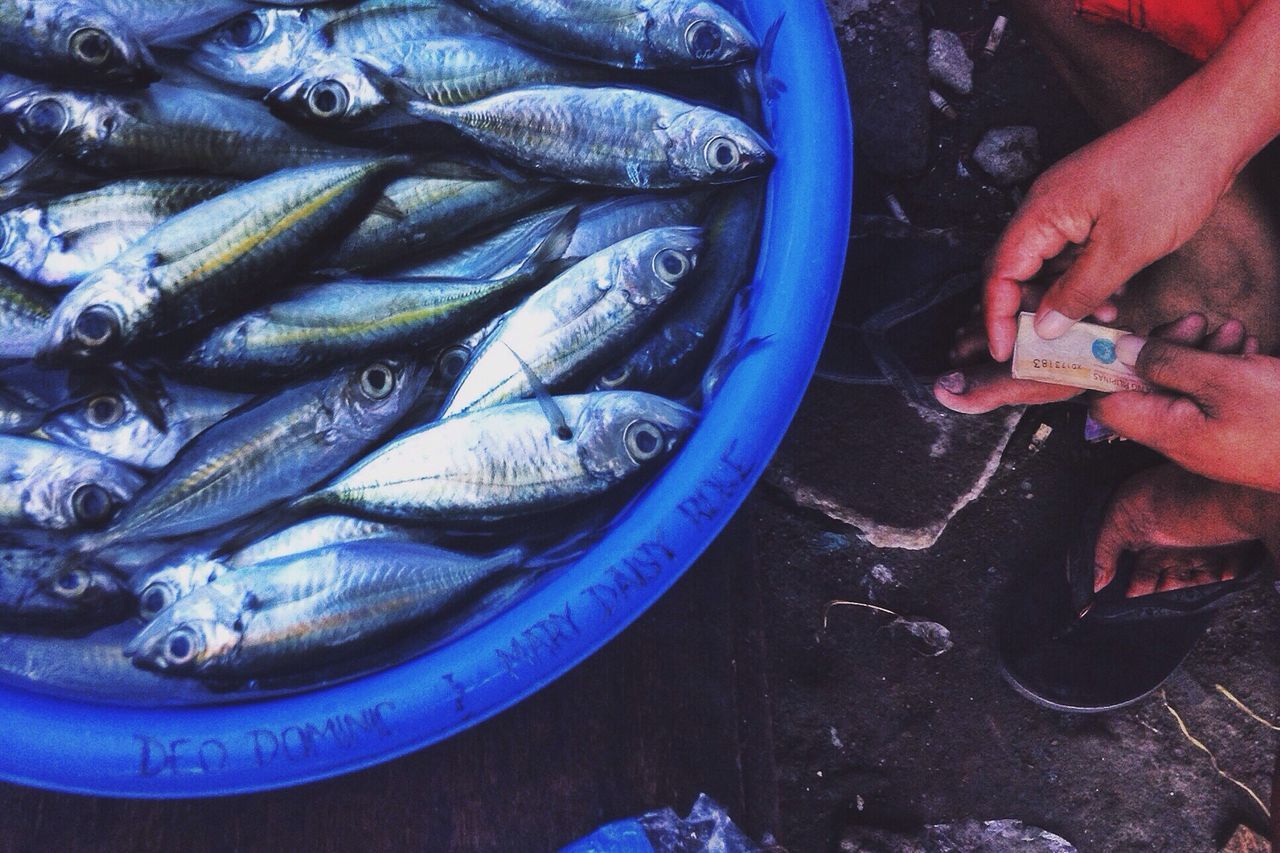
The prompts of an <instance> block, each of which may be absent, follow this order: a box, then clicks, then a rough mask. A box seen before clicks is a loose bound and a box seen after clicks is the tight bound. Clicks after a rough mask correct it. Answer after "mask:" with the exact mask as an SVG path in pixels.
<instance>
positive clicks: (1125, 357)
mask: <svg viewBox="0 0 1280 853" xmlns="http://www.w3.org/2000/svg"><path fill="white" fill-rule="evenodd" d="M1146 345H1147V339H1146V338H1143V337H1139V336H1138V335H1125V336H1124V337H1123V338H1121V339H1120V340H1118V341H1116V358H1118V359H1120V363H1121V364H1127V365H1129V366H1130V367H1133V366H1134V365H1135V364H1137V363H1138V354H1139V353H1141V352H1142V348H1143V347H1144V346H1146Z"/></svg>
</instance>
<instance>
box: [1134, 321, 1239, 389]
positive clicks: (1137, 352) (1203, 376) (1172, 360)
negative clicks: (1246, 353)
mask: <svg viewBox="0 0 1280 853" xmlns="http://www.w3.org/2000/svg"><path fill="white" fill-rule="evenodd" d="M1220 331H1221V330H1219V332H1220ZM1239 331H1240V333H1241V334H1243V329H1240V330H1239ZM1215 334H1217V333H1215ZM1240 345H1243V341H1240ZM1116 356H1117V357H1118V358H1119V359H1120V361H1121V362H1123V363H1124V364H1127V365H1129V366H1130V367H1132V368H1133V369H1134V370H1135V371H1136V372H1137V373H1138V375H1139V376H1141V377H1142V378H1144V379H1146V380H1148V381H1150V382H1151V383H1153V384H1155V385H1159V386H1160V387H1161V388H1168V389H1170V390H1172V391H1180V392H1182V393H1183V394H1188V395H1190V396H1192V397H1196V398H1204V397H1206V396H1208V395H1209V394H1210V393H1211V392H1212V389H1213V387H1214V386H1215V385H1216V384H1218V383H1219V382H1220V380H1221V378H1222V377H1224V376H1226V375H1228V374H1229V373H1231V372H1232V366H1233V365H1232V362H1231V361H1230V360H1229V359H1230V358H1231V357H1230V356H1225V355H1220V354H1218V353H1211V352H1201V351H1199V350H1195V349H1191V348H1190V347H1185V346H1179V345H1178V344H1175V343H1170V342H1169V341H1165V340H1160V339H1159V338H1141V337H1139V336H1137V335H1125V336H1124V337H1123V338H1121V339H1120V340H1119V341H1117V342H1116Z"/></svg>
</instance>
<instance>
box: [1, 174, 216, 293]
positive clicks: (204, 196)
mask: <svg viewBox="0 0 1280 853" xmlns="http://www.w3.org/2000/svg"><path fill="white" fill-rule="evenodd" d="M234 186H235V183H234V182H232V181H227V180H222V179H218V178H151V179H139V180H125V181H116V182H114V183H111V184H108V185H106V186H105V187H101V188H99V189H95V190H90V191H88V192H83V193H76V194H74V195H69V196H64V197H62V198H59V199H55V200H53V201H47V202H38V203H34V204H28V205H24V206H23V207H18V208H14V209H12V210H7V211H5V212H4V213H3V214H0V264H3V265H4V266H6V267H8V268H9V269H11V270H13V271H14V272H16V273H17V274H18V275H20V276H22V277H23V278H24V279H26V280H27V281H30V282H34V283H36V284H41V285H44V286H45V287H74V286H75V285H77V284H79V283H80V281H82V280H83V279H84V277H85V276H87V275H88V274H89V273H91V272H93V271H94V270H96V269H97V268H98V267H100V266H102V265H103V264H105V263H107V262H108V261H111V260H113V259H114V258H115V257H116V256H118V255H119V254H120V253H121V252H123V251H124V250H125V249H126V248H128V247H129V246H130V245H131V244H133V243H135V242H136V241H138V240H139V239H141V238H142V236H143V235H145V234H146V233H147V232H148V231H150V230H151V229H152V228H155V227H156V226H157V225H159V224H160V223H162V222H164V221H165V220H166V219H168V218H169V217H171V216H173V215H174V214H176V213H181V212H182V211H183V210H186V209H187V208H189V207H191V206H192V205H194V204H198V203H199V202H202V201H207V200H209V199H211V198H213V197H214V196H216V195H220V194H222V193H224V192H226V191H227V190H229V189H232V188H233V187H234Z"/></svg>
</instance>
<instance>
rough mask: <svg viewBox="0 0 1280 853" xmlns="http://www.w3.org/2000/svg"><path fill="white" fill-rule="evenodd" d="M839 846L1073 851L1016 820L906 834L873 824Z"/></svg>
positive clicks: (874, 852)
mask: <svg viewBox="0 0 1280 853" xmlns="http://www.w3.org/2000/svg"><path fill="white" fill-rule="evenodd" d="M840 849H841V850H847V851H851V853H889V851H892V853H944V851H945V853H951V851H961V850H963V851H965V853H1076V848H1075V847H1074V846H1073V845H1072V844H1071V843H1070V842H1068V841H1067V840H1066V839H1065V838H1062V837H1060V836H1057V835H1054V834H1053V833H1052V832H1048V831H1046V830H1043V829H1040V828H1038V827H1034V826H1027V825H1026V824H1024V823H1022V821H1018V820H987V821H977V820H965V821H959V822H957V823H951V824H935V825H933V826H927V827H925V828H924V831H923V832H920V833H917V834H907V833H903V832H892V831H890V830H885V829H877V828H873V827H857V828H856V829H853V830H851V831H849V832H847V833H846V834H845V836H844V838H843V839H842V840H841V842H840Z"/></svg>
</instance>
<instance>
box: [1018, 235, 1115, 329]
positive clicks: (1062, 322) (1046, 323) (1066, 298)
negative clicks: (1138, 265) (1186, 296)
mask: <svg viewBox="0 0 1280 853" xmlns="http://www.w3.org/2000/svg"><path fill="white" fill-rule="evenodd" d="M1134 272H1136V270H1131V269H1129V268H1128V266H1127V265H1126V264H1125V263H1124V259H1123V258H1122V257H1120V256H1119V254H1118V253H1117V252H1115V251H1113V250H1112V247H1111V245H1110V241H1109V240H1107V239H1106V238H1105V237H1103V236H1100V235H1099V234H1098V233H1097V232H1096V231H1095V232H1094V235H1093V237H1092V238H1091V239H1090V243H1089V245H1088V246H1086V247H1085V249H1084V251H1083V252H1081V253H1080V257H1078V258H1076V262H1075V263H1074V264H1072V265H1071V269H1069V270H1067V272H1066V273H1065V274H1064V275H1063V276H1062V278H1060V279H1058V280H1057V281H1056V282H1054V283H1053V285H1051V286H1050V287H1049V290H1048V291H1046V293H1045V295H1044V299H1042V300H1041V301H1040V308H1039V310H1038V311H1037V312H1036V333H1037V334H1038V335H1040V337H1042V338H1045V339H1046V340H1053V339H1054V338H1058V337H1061V336H1062V335H1063V334H1064V333H1066V331H1067V330H1068V329H1070V328H1071V326H1072V325H1073V324H1074V323H1076V322H1077V321H1079V320H1082V319H1083V318H1085V317H1088V316H1089V315H1090V314H1092V313H1094V311H1095V310H1097V309H1098V306H1099V305H1101V304H1102V303H1103V302H1104V301H1105V300H1106V299H1107V298H1108V297H1110V296H1111V295H1112V294H1114V293H1115V292H1116V291H1117V290H1118V289H1119V288H1120V286H1121V285H1122V284H1124V282H1125V281H1127V280H1128V279H1129V277H1130V276H1131V275H1132V274H1133V273H1134Z"/></svg>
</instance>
